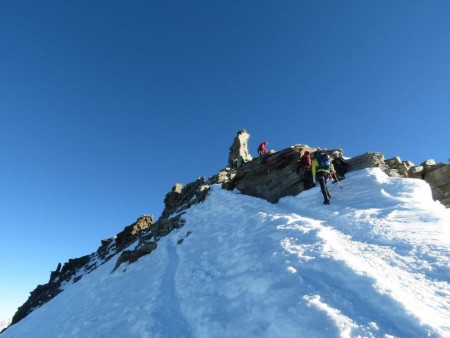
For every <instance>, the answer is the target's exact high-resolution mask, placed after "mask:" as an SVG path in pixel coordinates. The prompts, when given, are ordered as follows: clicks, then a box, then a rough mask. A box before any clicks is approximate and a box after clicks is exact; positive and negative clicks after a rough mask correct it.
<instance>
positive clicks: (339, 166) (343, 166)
mask: <svg viewBox="0 0 450 338" xmlns="http://www.w3.org/2000/svg"><path fill="white" fill-rule="evenodd" d="M331 163H332V164H333V166H334V169H335V170H336V175H337V178H338V179H339V180H343V179H344V178H345V174H346V173H347V171H348V163H347V161H346V160H344V157H343V156H342V153H341V152H340V151H338V150H335V151H333V161H332V162H331Z"/></svg>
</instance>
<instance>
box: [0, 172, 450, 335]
mask: <svg viewBox="0 0 450 338" xmlns="http://www.w3.org/2000/svg"><path fill="white" fill-rule="evenodd" d="M342 186H343V189H342V190H341V189H340V188H339V186H336V185H331V184H330V189H331V194H332V199H331V205H330V206H324V205H322V198H321V197H322V196H321V193H320V189H319V188H314V189H311V190H309V191H306V192H303V193H301V194H300V195H298V196H296V197H287V198H283V199H281V200H280V202H279V203H277V204H270V203H268V202H266V201H264V200H261V199H258V198H253V197H249V196H244V195H241V194H239V192H237V191H236V192H229V191H225V190H221V189H220V187H219V186H214V187H212V191H211V193H210V195H209V196H208V198H207V199H206V201H205V202H204V203H202V204H199V205H196V206H194V207H193V208H191V209H189V210H188V211H187V213H186V214H185V215H184V216H183V217H184V219H185V220H186V224H185V226H184V227H183V228H181V229H179V230H176V231H174V232H172V233H171V234H170V235H168V236H166V237H163V238H161V239H160V240H159V242H158V248H157V249H156V250H155V251H154V252H153V253H151V254H150V255H148V256H144V257H142V258H141V259H140V260H139V261H137V262H136V263H134V264H130V265H127V264H123V265H121V266H120V268H119V269H117V270H116V271H115V272H112V270H113V267H114V264H115V259H113V260H111V261H109V262H108V263H106V264H104V265H103V266H101V267H100V268H98V269H97V270H95V271H94V272H92V273H90V274H89V275H86V276H85V277H83V278H82V279H81V280H80V281H79V282H78V283H76V284H73V285H67V286H66V287H65V291H64V292H62V293H61V294H60V295H58V296H57V297H56V298H54V299H53V300H52V301H50V302H49V303H47V304H46V305H44V306H43V307H41V308H40V309H37V310H35V311H34V312H33V313H31V314H30V315H29V316H28V317H26V318H25V319H23V320H22V321H21V322H19V323H18V324H17V325H14V326H12V327H10V328H9V329H8V330H7V331H6V332H5V333H4V334H3V335H2V336H1V337H2V338H9V337H15V338H17V337H83V338H88V337H96V338H98V337H152V338H155V337H171V338H173V337H283V338H285V337H359V336H360V337H450V211H449V210H447V209H445V208H444V207H443V206H442V205H441V204H439V203H438V202H434V201H433V200H432V198H431V191H430V188H429V186H428V185H427V184H426V183H425V182H424V181H422V180H414V179H401V178H390V177H387V176H386V175H385V174H384V173H382V172H381V171H380V170H379V169H365V170H360V171H357V172H353V173H350V174H348V177H347V179H345V180H344V181H342ZM180 239H183V241H182V243H181V244H178V242H179V240H180Z"/></svg>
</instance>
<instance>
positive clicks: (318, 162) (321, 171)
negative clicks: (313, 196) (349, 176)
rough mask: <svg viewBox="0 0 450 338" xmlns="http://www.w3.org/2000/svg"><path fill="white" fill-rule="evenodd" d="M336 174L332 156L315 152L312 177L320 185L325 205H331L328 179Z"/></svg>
mask: <svg viewBox="0 0 450 338" xmlns="http://www.w3.org/2000/svg"><path fill="white" fill-rule="evenodd" d="M333 174H334V167H333V164H332V163H331V160H330V156H328V154H326V153H322V152H320V151H316V152H314V159H313V160H312V176H313V182H314V183H316V178H317V180H318V181H319V184H320V190H321V191H322V195H323V204H330V198H331V195H330V192H329V191H328V188H327V179H328V177H329V176H331V175H333Z"/></svg>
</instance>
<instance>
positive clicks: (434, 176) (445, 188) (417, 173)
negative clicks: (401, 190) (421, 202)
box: [385, 156, 450, 208]
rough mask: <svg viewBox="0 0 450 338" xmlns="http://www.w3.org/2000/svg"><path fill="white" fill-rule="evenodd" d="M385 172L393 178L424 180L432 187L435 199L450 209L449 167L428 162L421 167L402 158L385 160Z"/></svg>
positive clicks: (431, 161) (432, 161)
mask: <svg viewBox="0 0 450 338" xmlns="http://www.w3.org/2000/svg"><path fill="white" fill-rule="evenodd" d="M385 164H386V168H385V172H386V173H387V174H388V175H389V176H392V177H404V178H417V179H424V180H425V181H426V182H427V183H428V184H429V185H430V187H431V192H432V193H433V198H434V199H435V200H437V201H440V202H441V203H442V204H443V205H445V206H446V207H447V208H450V169H449V165H445V164H444V163H436V162H435V161H434V160H431V159H430V160H426V161H424V162H422V163H421V164H420V165H419V166H415V165H414V163H412V162H411V161H402V160H401V159H400V157H398V156H397V157H393V158H391V159H388V160H385Z"/></svg>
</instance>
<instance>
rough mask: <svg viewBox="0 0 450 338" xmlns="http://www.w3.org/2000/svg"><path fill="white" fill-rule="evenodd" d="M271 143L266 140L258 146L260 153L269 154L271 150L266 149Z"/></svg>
mask: <svg viewBox="0 0 450 338" xmlns="http://www.w3.org/2000/svg"><path fill="white" fill-rule="evenodd" d="M268 144H269V142H267V141H264V142H262V143H261V144H260V145H259V147H258V155H263V154H268V153H269V151H268V150H267V149H266V146H267V145H268Z"/></svg>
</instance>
